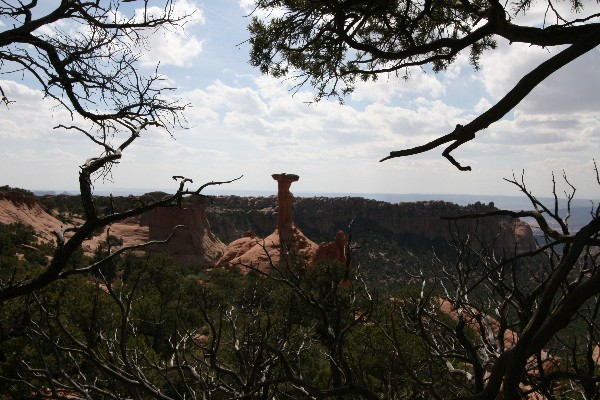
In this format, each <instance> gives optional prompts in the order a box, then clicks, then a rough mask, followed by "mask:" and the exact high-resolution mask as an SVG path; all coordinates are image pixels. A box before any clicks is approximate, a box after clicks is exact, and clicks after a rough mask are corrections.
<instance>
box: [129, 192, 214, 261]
mask: <svg viewBox="0 0 600 400" xmlns="http://www.w3.org/2000/svg"><path fill="white" fill-rule="evenodd" d="M139 225H140V226H147V227H148V239H149V240H164V239H166V238H167V237H169V235H170V234H171V232H172V231H173V228H174V227H175V226H177V225H184V226H185V227H186V228H179V229H177V230H176V232H175V234H174V236H173V237H172V238H171V240H170V241H169V242H168V243H165V244H160V245H151V246H148V247H146V254H147V255H150V256H152V255H155V254H156V253H168V254H169V255H170V256H171V257H173V258H174V259H175V260H177V261H179V262H181V263H183V264H187V265H194V266H196V265H200V264H202V265H204V266H213V265H215V263H216V262H217V260H219V258H221V256H222V254H223V250H224V249H225V245H224V244H223V242H221V241H220V240H219V239H218V238H217V237H216V236H215V235H213V234H212V232H211V231H210V223H209V222H208V219H207V218H206V204H205V203H204V199H201V198H192V199H190V200H189V201H187V202H185V203H184V204H182V206H181V207H158V208H154V209H152V210H150V211H147V212H145V213H144V214H142V215H141V216H140V219H139Z"/></svg>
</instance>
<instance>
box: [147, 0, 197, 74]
mask: <svg viewBox="0 0 600 400" xmlns="http://www.w3.org/2000/svg"><path fill="white" fill-rule="evenodd" d="M171 7H172V10H173V12H172V14H171V15H170V16H171V18H174V19H177V18H184V19H183V20H182V21H181V23H179V24H176V25H174V26H163V27H161V28H160V29H157V30H153V31H148V32H147V33H146V40H145V43H146V45H145V47H146V49H145V50H143V51H142V52H141V55H140V61H141V62H142V64H143V65H146V66H155V65H157V64H158V63H160V64H161V65H175V66H178V67H188V66H191V62H192V60H193V59H194V58H196V57H197V56H198V55H199V54H200V53H201V52H202V47H203V44H202V41H201V40H200V39H198V38H197V37H196V36H194V35H192V34H191V33H190V28H191V27H192V26H193V25H196V24H204V23H205V17H204V12H203V11H202V9H201V8H200V7H199V6H198V5H196V4H195V3H194V2H191V1H188V0H176V1H175V2H174V3H173V5H172V6H171ZM144 13H147V14H148V15H150V16H154V17H160V16H162V15H164V9H163V8H161V7H158V6H154V7H148V8H147V9H144V8H138V9H136V13H135V19H136V20H142V19H143V18H144Z"/></svg>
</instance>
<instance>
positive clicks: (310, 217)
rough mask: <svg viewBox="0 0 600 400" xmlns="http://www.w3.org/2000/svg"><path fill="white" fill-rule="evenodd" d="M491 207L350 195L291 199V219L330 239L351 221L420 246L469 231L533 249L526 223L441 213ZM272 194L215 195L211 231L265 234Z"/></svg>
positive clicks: (358, 232) (272, 213) (362, 231)
mask: <svg viewBox="0 0 600 400" xmlns="http://www.w3.org/2000/svg"><path fill="white" fill-rule="evenodd" d="M492 210H495V208H494V206H493V204H489V205H485V204H481V203H476V204H473V205H471V206H467V207H461V206H458V205H456V204H453V203H447V202H443V201H430V202H415V203H398V204H391V203H386V202H382V201H375V200H368V199H363V198H356V197H343V198H327V197H312V198H297V199H295V201H294V203H293V213H294V218H295V223H296V225H297V226H300V227H301V228H302V230H303V231H304V233H305V234H306V235H307V236H308V237H310V238H312V239H313V240H321V241H323V240H331V238H333V237H335V235H336V233H337V231H338V230H339V229H340V228H341V229H346V230H347V227H348V225H349V224H350V223H352V233H353V235H354V238H361V237H362V238H366V237H368V236H370V235H373V234H377V235H383V236H385V237H387V238H390V239H395V240H396V241H398V242H399V243H404V244H406V245H407V246H408V247H411V245H415V246H417V247H419V246H421V247H423V249H427V248H431V245H432V244H435V243H438V244H442V243H445V242H447V241H450V240H452V235H453V234H458V233H462V234H464V233H467V232H471V233H472V232H475V233H476V234H477V236H478V237H479V238H480V239H481V240H483V241H484V242H486V243H494V247H495V248H496V249H505V250H510V249H513V250H514V249H515V248H516V249H517V252H525V251H531V250H533V249H534V248H535V241H534V239H533V233H532V231H531V228H530V227H529V225H528V224H527V223H525V222H522V221H515V220H513V219H510V218H499V217H487V218H482V219H479V220H460V221H456V222H448V221H446V220H442V219H441V217H444V216H457V215H462V214H469V213H476V212H477V213H478V212H485V211H492ZM277 211H278V208H277V198H276V197H275V196H271V197H262V198H259V197H237V196H225V197H217V198H216V199H215V201H214V205H213V207H211V209H210V210H209V211H208V218H209V220H210V221H212V226H213V228H214V229H213V231H214V232H215V234H217V235H218V236H220V237H222V238H223V239H224V240H225V241H231V240H234V239H237V238H239V237H241V236H243V233H244V232H245V231H246V230H248V229H251V230H253V231H254V232H255V233H256V234H257V235H259V236H266V235H267V234H268V233H269V232H271V231H272V229H273V226H275V225H276V223H277Z"/></svg>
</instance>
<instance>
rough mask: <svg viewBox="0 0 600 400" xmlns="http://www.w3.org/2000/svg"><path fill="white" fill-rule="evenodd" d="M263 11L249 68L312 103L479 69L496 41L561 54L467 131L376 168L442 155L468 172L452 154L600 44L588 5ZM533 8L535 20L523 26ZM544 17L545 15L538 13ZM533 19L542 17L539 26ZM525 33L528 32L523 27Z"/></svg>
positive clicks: (575, 0)
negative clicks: (418, 71) (293, 87)
mask: <svg viewBox="0 0 600 400" xmlns="http://www.w3.org/2000/svg"><path fill="white" fill-rule="evenodd" d="M255 3H256V9H257V10H259V11H261V12H260V13H256V14H257V15H265V16H266V17H265V18H260V17H258V16H257V17H254V18H253V20H252V23H251V24H250V26H249V30H250V35H251V38H250V43H251V45H252V50H251V54H250V62H251V64H252V65H254V66H256V67H258V68H260V70H261V71H262V72H263V73H267V74H270V75H272V76H275V77H294V78H297V82H298V85H299V86H300V85H303V84H305V83H307V82H309V83H310V84H311V85H312V86H313V87H314V88H315V89H316V100H319V99H320V98H322V97H324V96H337V97H338V98H340V100H341V99H342V97H343V96H344V95H346V94H348V93H350V92H352V90H353V88H354V84H355V81H356V79H362V80H370V79H373V80H376V79H378V78H380V77H381V76H386V75H388V74H389V75H395V76H403V77H405V78H406V79H408V78H409V75H410V68H412V67H417V68H419V67H423V68H425V67H427V68H431V69H432V70H433V71H436V72H437V71H442V70H444V69H446V68H447V67H448V66H449V65H450V64H452V63H453V62H454V61H455V60H456V59H457V56H458V55H459V54H460V53H463V52H469V60H470V62H471V64H472V65H473V66H474V67H475V69H477V68H478V66H479V64H478V62H479V58H480V56H481V54H482V53H483V52H484V51H491V50H493V49H495V48H496V45H497V44H496V40H497V39H506V40H507V41H509V42H510V43H515V42H520V43H525V44H529V45H531V46H540V47H543V48H551V47H557V48H559V49H560V50H559V51H558V52H557V53H554V55H553V56H552V57H551V58H549V59H548V60H546V61H544V62H542V63H541V64H540V65H539V66H538V67H536V68H534V69H533V70H532V71H530V72H529V73H527V74H526V75H524V76H523V77H522V78H521V80H520V81H519V82H518V83H517V84H516V85H515V86H514V88H513V89H512V90H510V91H509V92H508V93H506V95H505V96H504V97H503V98H502V99H500V100H499V101H498V102H497V103H496V104H495V105H493V106H492V107H491V108H489V109H488V110H487V111H485V112H484V113H483V114H481V115H479V116H478V117H476V118H475V119H473V120H472V121H471V122H469V123H467V124H466V125H464V126H463V125H460V124H459V125H457V126H456V128H455V129H454V130H453V131H452V132H450V133H448V134H446V135H443V136H440V137H439V138H437V139H435V140H432V141H431V142H429V143H426V144H424V145H422V146H418V147H414V148H412V149H405V150H399V151H392V152H390V155H389V156H387V157H385V158H383V159H382V160H381V161H384V160H387V159H390V158H395V157H405V156H410V155H414V154H418V153H423V152H426V151H429V150H431V149H434V148H436V147H438V146H441V145H446V146H447V147H446V149H445V150H444V152H443V155H444V157H446V158H447V159H448V161H450V162H451V163H452V164H453V165H454V166H455V167H457V168H458V169H460V170H463V171H469V170H470V169H471V167H469V166H463V165H461V164H460V163H459V162H457V161H456V160H455V159H454V157H453V156H452V155H451V154H450V153H451V152H452V151H454V150H455V149H456V148H458V147H459V146H461V145H463V144H465V143H467V142H469V141H470V140H473V139H474V138H475V137H476V134H477V133H478V132H480V131H482V130H484V129H486V128H487V127H488V126H490V125H491V124H493V123H494V122H496V121H498V120H500V119H501V118H502V117H504V116H505V115H506V114H507V113H509V112H510V111H511V110H512V109H513V108H514V107H515V106H516V105H517V104H519V103H520V102H521V100H523V99H524V98H525V97H526V96H527V95H528V94H529V93H530V92H531V91H532V90H533V89H534V88H535V87H536V86H537V85H538V84H539V83H540V82H543V81H544V80H545V79H546V78H548V77H549V76H550V75H551V74H552V73H554V72H555V71H557V70H558V69H560V68H562V67H563V66H564V65H566V64H568V63H570V62H572V61H573V60H575V59H577V58H579V57H581V56H582V55H584V54H586V53H587V52H589V51H591V50H592V49H594V48H596V47H597V46H598V45H599V44H600V34H599V29H600V24H599V23H598V18H599V15H598V14H597V13H596V10H595V9H594V6H593V4H591V3H590V4H587V3H585V2H582V1H579V0H570V1H568V3H569V4H570V6H571V9H570V10H567V9H559V7H557V6H556V4H555V3H554V2H552V1H549V0H540V1H531V0H517V1H515V2H511V3H503V2H499V1H496V0H473V1H472V0H460V1H427V0H426V1H418V2H414V1H399V0H390V1H361V0H316V1H298V0H257V1H256V2H255ZM535 7H541V11H540V12H539V13H535V12H532V13H531V14H532V16H533V17H532V16H529V15H527V17H526V18H519V17H521V16H525V15H526V14H527V13H528V12H530V11H532V9H533V8H535ZM543 10H545V12H544V11H543ZM536 15H540V16H541V17H540V18H539V19H538V18H535V16H536ZM520 23H524V24H520Z"/></svg>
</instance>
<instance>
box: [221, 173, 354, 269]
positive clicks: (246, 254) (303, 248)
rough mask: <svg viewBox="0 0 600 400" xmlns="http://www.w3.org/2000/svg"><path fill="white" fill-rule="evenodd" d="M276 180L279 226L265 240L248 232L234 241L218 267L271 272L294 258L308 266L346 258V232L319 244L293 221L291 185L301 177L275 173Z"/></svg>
mask: <svg viewBox="0 0 600 400" xmlns="http://www.w3.org/2000/svg"><path fill="white" fill-rule="evenodd" d="M272 176H273V179H274V180H276V181H277V225H276V227H275V231H273V233H271V234H269V235H268V236H267V237H265V238H264V239H261V238H260V237H258V236H255V235H254V232H252V231H249V232H250V233H247V234H246V235H245V236H244V237H242V238H240V239H237V240H234V241H233V242H231V243H230V244H229V245H228V246H227V248H226V249H225V251H224V254H223V257H222V258H221V260H219V262H218V264H217V266H219V267H228V266H238V267H241V268H242V269H243V270H244V272H248V271H249V270H250V269H251V268H256V269H259V270H261V271H268V270H270V269H272V268H273V267H277V268H286V267H287V266H289V263H290V262H291V261H292V260H293V261H294V262H299V261H300V262H302V263H303V264H304V265H303V267H305V268H308V267H310V266H312V265H314V263H316V262H319V261H324V260H337V261H340V262H345V261H346V242H347V240H346V235H345V234H344V232H343V231H339V232H338V234H337V235H336V239H335V240H334V241H333V242H328V243H323V244H321V245H317V244H316V243H315V242H313V241H312V240H310V239H309V238H308V237H306V235H304V233H302V231H300V229H298V227H297V226H296V224H295V223H294V215H293V212H292V205H293V199H294V197H293V195H292V193H291V192H290V187H291V185H292V183H293V182H296V181H297V180H298V179H299V177H298V175H293V174H285V173H283V174H273V175H272Z"/></svg>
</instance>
